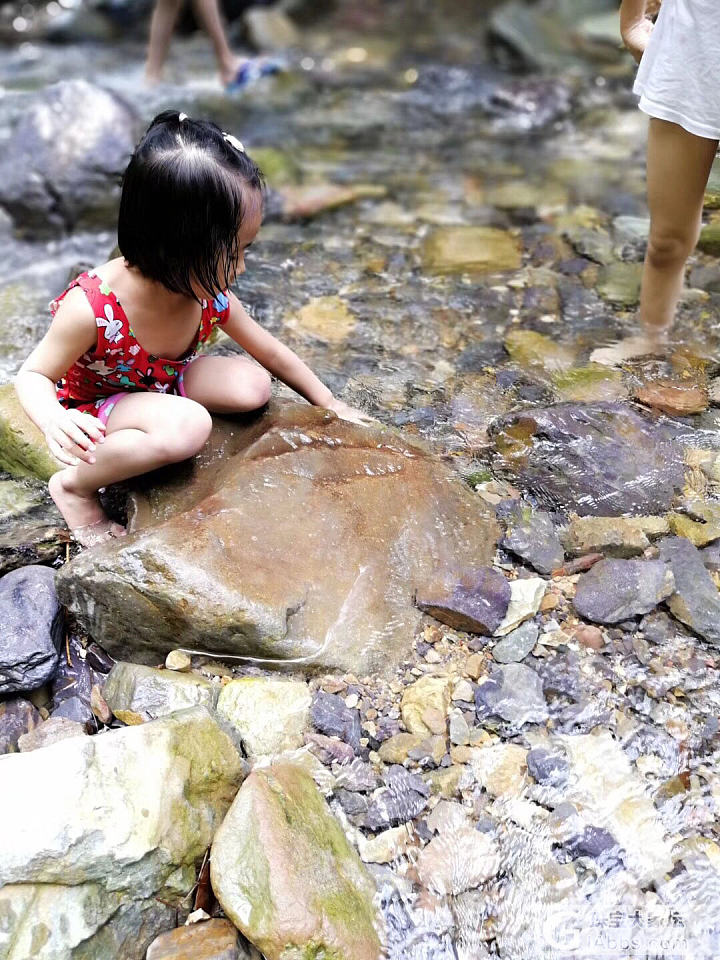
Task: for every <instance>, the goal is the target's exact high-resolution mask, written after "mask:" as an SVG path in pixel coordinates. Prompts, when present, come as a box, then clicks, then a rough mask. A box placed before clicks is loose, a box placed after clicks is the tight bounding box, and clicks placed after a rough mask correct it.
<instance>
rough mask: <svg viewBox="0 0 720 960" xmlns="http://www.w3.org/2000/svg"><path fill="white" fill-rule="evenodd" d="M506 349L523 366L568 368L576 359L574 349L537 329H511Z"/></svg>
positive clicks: (506, 341) (546, 368)
mask: <svg viewBox="0 0 720 960" xmlns="http://www.w3.org/2000/svg"><path fill="white" fill-rule="evenodd" d="M505 349H506V350H507V352H508V353H509V354H510V356H511V357H512V359H513V360H514V361H515V363H517V364H519V365H520V366H521V367H538V368H540V369H542V370H567V369H568V368H569V367H571V366H572V365H573V363H574V361H575V351H574V350H572V349H571V348H570V347H566V346H564V345H563V344H561V343H557V342H556V341H555V340H553V339H551V338H550V337H546V336H545V335H544V334H542V333H536V332H535V330H510V332H509V333H508V335H507V336H506V337H505Z"/></svg>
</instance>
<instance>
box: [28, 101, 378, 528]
mask: <svg viewBox="0 0 720 960" xmlns="http://www.w3.org/2000/svg"><path fill="white" fill-rule="evenodd" d="M262 200H263V182H262V175H261V174H260V171H259V170H258V168H257V166H256V165H255V164H254V163H253V161H252V160H251V159H250V157H248V155H247V154H246V153H245V151H244V149H243V147H242V144H240V143H239V141H237V140H236V139H235V138H234V137H231V136H229V135H228V134H224V133H223V132H222V131H221V130H220V129H219V127H217V126H216V125H215V124H213V123H210V122H208V121H204V120H192V119H190V118H188V117H186V116H185V115H184V114H181V113H180V114H179V113H177V112H176V111H166V112H164V113H161V114H159V115H158V116H157V117H156V118H155V120H153V122H152V123H151V125H150V127H149V128H148V130H147V132H146V133H145V135H144V136H143V138H142V140H141V141H140V143H139V144H138V146H137V148H136V150H135V152H134V153H133V156H132V158H131V160H130V163H129V165H128V168H127V170H126V172H125V175H124V178H123V188H122V195H121V200H120V213H119V219H118V245H119V248H120V251H121V254H122V256H120V257H118V258H116V259H114V260H110V261H108V262H107V263H104V264H102V265H101V266H98V267H96V268H95V269H94V270H91V271H89V272H87V273H84V274H81V275H80V276H79V277H77V278H76V279H75V280H74V281H73V282H72V283H71V284H70V286H69V287H68V288H67V289H66V290H65V291H64V293H63V294H62V295H61V296H60V297H58V299H57V300H55V301H53V304H52V305H51V309H52V311H53V314H54V316H53V321H52V323H51V324H50V326H49V328H48V331H47V333H46V334H45V336H44V337H43V339H42V341H41V342H40V343H39V344H38V345H37V347H36V348H35V349H34V350H33V352H32V353H31V354H30V356H29V357H28V358H27V360H26V361H25V362H24V364H23V365H22V367H21V369H20V371H19V373H18V375H17V377H16V380H15V387H16V390H17V393H18V397H19V399H20V402H21V404H22V406H23V408H24V409H25V411H26V413H27V414H28V416H29V417H30V419H31V420H32V421H33V422H34V423H35V424H36V425H37V426H38V427H39V428H40V430H42V432H43V433H44V435H45V439H46V441H47V444H48V447H49V449H50V451H51V453H52V454H53V455H54V456H55V457H56V458H57V459H58V460H59V461H60V462H61V463H63V464H65V465H66V466H65V467H64V469H62V470H59V471H58V472H57V473H55V474H54V475H53V476H52V477H51V478H50V482H49V488H50V493H51V495H52V498H53V500H54V501H55V503H56V504H57V506H58V508H59V510H60V512H61V513H62V515H63V517H64V518H65V521H66V522H67V524H68V527H69V528H70V530H71V531H72V532H73V534H74V536H75V539H76V540H78V541H79V542H81V543H84V544H89V543H94V542H96V541H97V540H98V539H105V538H107V537H112V536H123V535H124V534H125V532H126V531H125V529H124V528H123V527H121V526H120V525H118V524H114V523H112V522H111V521H110V519H109V518H108V517H107V515H106V514H105V513H104V511H103V509H102V507H101V505H100V501H99V498H98V490H99V489H100V488H102V487H105V486H107V485H109V484H112V483H116V482H118V481H120V480H125V479H127V478H129V477H134V476H137V475H139V474H141V473H146V472H147V471H149V470H154V469H156V468H157V467H161V466H163V465H165V464H169V463H175V462H178V461H181V460H185V459H187V458H188V457H191V456H193V455H194V454H196V453H197V452H198V451H199V450H200V449H201V447H202V446H203V445H204V443H205V441H206V440H207V438H208V436H209V434H210V430H211V427H212V420H211V417H210V414H211V413H220V414H232V413H242V412H247V411H251V410H256V409H258V408H260V407H262V406H264V405H265V404H266V403H267V401H268V399H269V397H270V393H271V381H270V376H269V374H268V371H270V373H272V374H274V375H275V376H276V377H277V378H278V379H280V380H282V381H283V382H284V383H286V384H288V386H290V387H292V389H294V390H295V391H296V392H297V393H299V394H300V395H301V396H302V397H304V398H305V399H306V400H308V401H309V402H310V403H312V404H314V405H316V406H321V407H325V408H327V409H329V410H333V411H334V412H335V413H336V414H337V415H338V416H340V417H343V418H344V419H348V420H353V421H355V422H365V421H367V420H368V419H370V418H368V417H367V416H366V415H365V414H363V413H362V412H361V411H359V410H355V409H353V408H352V407H349V406H348V405H347V404H345V403H343V402H342V401H341V400H338V399H336V398H335V397H334V396H333V394H332V392H331V391H330V390H329V389H328V388H327V387H326V386H324V384H323V383H321V381H320V380H319V379H318V378H317V377H316V376H315V374H314V373H313V372H312V371H311V370H310V369H309V368H308V367H307V366H306V365H305V364H304V363H303V362H302V361H301V360H300V359H299V358H298V357H297V356H296V354H295V353H293V351H292V350H290V349H289V348H288V347H286V346H285V345H284V344H282V343H281V342H280V341H279V340H277V339H276V338H275V337H273V336H272V335H271V334H270V333H268V332H267V331H266V330H263V329H262V327H260V326H259V325H258V324H257V323H256V322H255V321H254V320H252V319H251V317H249V316H248V314H247V313H246V312H245V310H244V309H243V307H242V306H241V304H240V302H239V300H238V299H237V297H236V296H235V295H234V294H233V293H231V292H229V290H228V287H229V286H230V284H231V283H232V282H233V281H234V280H235V278H236V277H237V276H239V275H240V274H242V273H244V271H245V254H246V251H247V250H248V248H249V246H250V244H251V243H252V241H253V240H254V238H255V236H256V234H257V232H258V230H259V229H260V224H261V220H262ZM216 325H218V326H221V327H223V329H224V330H225V332H226V333H227V334H228V335H229V336H230V337H232V339H233V340H235V342H236V343H238V344H239V345H240V346H241V347H243V348H244V350H246V351H247V353H248V354H250V356H252V357H254V358H255V359H256V360H257V361H258V363H259V364H261V366H258V365H257V364H255V363H253V362H252V360H250V359H248V358H246V357H239V356H238V357H214V356H197V354H196V350H197V348H198V346H199V345H200V344H201V343H202V342H203V341H204V340H206V339H207V338H208V337H209V336H210V334H211V333H212V331H213V328H214V327H215V326H216Z"/></svg>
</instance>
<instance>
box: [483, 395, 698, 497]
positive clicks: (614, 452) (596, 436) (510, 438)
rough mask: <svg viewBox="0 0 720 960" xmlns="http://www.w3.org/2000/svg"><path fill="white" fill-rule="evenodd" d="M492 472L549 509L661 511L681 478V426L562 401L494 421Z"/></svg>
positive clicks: (617, 407)
mask: <svg viewBox="0 0 720 960" xmlns="http://www.w3.org/2000/svg"><path fill="white" fill-rule="evenodd" d="M490 433H491V435H492V436H493V437H494V440H495V446H496V451H497V454H496V457H495V459H494V462H493V472H494V473H497V474H501V475H504V476H506V477H508V478H509V479H511V480H513V481H514V482H515V483H517V485H518V486H520V487H521V488H522V489H524V490H528V491H529V492H530V493H532V494H533V496H534V497H535V498H536V499H537V500H538V502H539V503H540V504H543V505H547V507H548V508H549V509H552V510H557V509H558V508H567V509H571V510H574V511H575V512H576V513H577V514H579V515H580V516H609V515H617V516H619V515H621V514H634V515H642V514H650V515H655V514H659V513H663V512H664V511H665V510H668V509H669V508H670V506H671V505H672V502H673V499H674V497H675V495H676V494H677V493H679V492H680V491H681V490H682V487H683V484H684V482H685V464H684V448H683V445H682V442H681V440H682V437H681V427H679V426H677V425H675V424H672V423H668V422H662V421H657V420H653V419H651V418H650V417H649V416H644V415H642V414H640V413H637V412H636V411H635V410H633V409H631V408H630V407H627V406H623V405H621V404H617V403H597V404H587V405H581V404H574V403H561V404H556V405H554V406H550V407H542V408H536V409H533V410H522V411H520V412H518V413H513V414H511V415H509V416H507V417H503V418H501V419H499V420H497V421H496V422H495V423H494V424H493V426H492V428H491V430H490Z"/></svg>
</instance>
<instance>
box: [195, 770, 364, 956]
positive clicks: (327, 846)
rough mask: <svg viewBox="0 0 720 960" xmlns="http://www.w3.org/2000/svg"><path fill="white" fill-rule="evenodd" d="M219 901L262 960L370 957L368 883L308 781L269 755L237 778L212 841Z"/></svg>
mask: <svg viewBox="0 0 720 960" xmlns="http://www.w3.org/2000/svg"><path fill="white" fill-rule="evenodd" d="M210 873H211V879H212V886H213V890H214V892H215V895H216V896H217V898H218V900H219V902H220V904H221V906H222V908H223V910H224V911H225V913H226V914H227V915H228V917H229V918H230V919H231V920H232V921H233V923H234V924H235V926H236V927H238V928H239V929H240V930H241V931H242V933H243V934H244V935H245V936H246V937H247V938H248V940H250V941H251V942H252V943H253V944H255V946H256V947H258V949H259V950H261V951H262V953H263V954H264V956H266V957H267V958H268V960H378V958H379V957H380V956H381V947H380V940H379V937H378V933H377V930H376V927H375V910H374V907H373V895H374V892H375V887H374V884H373V882H372V880H371V879H370V876H369V875H368V873H367V871H366V869H365V867H364V866H363V864H362V862H361V861H360V858H359V857H358V855H357V853H356V852H355V851H354V850H353V849H352V847H351V846H350V844H349V843H348V841H347V839H346V837H345V834H344V833H343V831H342V829H341V828H340V825H339V824H338V822H337V821H336V820H335V818H334V817H333V815H332V814H331V813H330V811H329V809H328V807H327V805H326V803H325V801H324V800H323V798H322V796H321V795H320V792H319V790H318V788H317V787H316V786H315V783H314V781H313V780H312V778H311V777H310V776H308V774H307V773H305V772H304V771H303V770H301V769H300V768H299V767H298V766H296V765H294V764H292V763H288V762H278V763H275V764H273V765H272V766H269V767H265V768H259V769H258V768H256V769H255V770H254V771H253V772H252V773H251V774H250V776H249V777H248V778H247V780H246V781H245V783H244V784H243V786H242V788H241V789H240V791H239V793H238V795H237V797H236V798H235V800H234V802H233V805H232V807H231V808H230V810H229V812H228V814H227V816H226V817H225V820H224V821H223V824H222V826H221V827H220V829H219V830H218V832H217V834H216V836H215V840H214V842H213V847H212V857H211V866H210Z"/></svg>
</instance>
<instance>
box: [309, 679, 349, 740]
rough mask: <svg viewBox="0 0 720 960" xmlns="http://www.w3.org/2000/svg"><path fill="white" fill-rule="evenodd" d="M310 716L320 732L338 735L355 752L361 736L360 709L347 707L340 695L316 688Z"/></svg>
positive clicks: (331, 735) (333, 735)
mask: <svg viewBox="0 0 720 960" xmlns="http://www.w3.org/2000/svg"><path fill="white" fill-rule="evenodd" d="M310 718H311V720H312V724H313V726H314V727H315V729H316V730H319V731H320V733H323V734H325V736H328V737H338V738H339V739H340V740H343V741H344V742H345V743H347V744H348V745H349V746H351V747H352V748H353V750H354V751H356V752H357V750H358V749H359V747H360V737H361V736H362V730H361V726H360V711H359V710H357V709H351V708H350V707H347V706H346V705H345V701H344V700H343V698H342V697H340V696H338V695H337V694H335V693H325V691H323V690H318V691H317V692H316V693H315V694H314V696H313V701H312V707H311V709H310Z"/></svg>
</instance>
